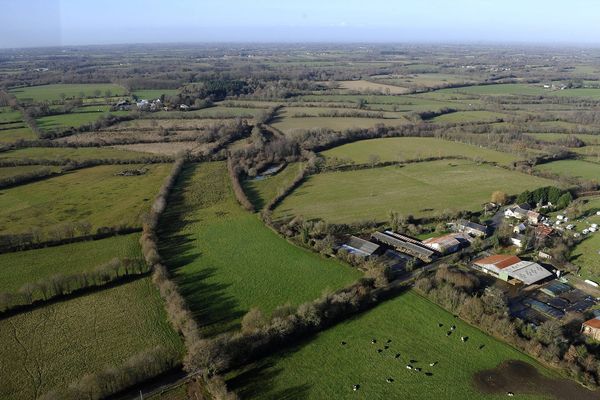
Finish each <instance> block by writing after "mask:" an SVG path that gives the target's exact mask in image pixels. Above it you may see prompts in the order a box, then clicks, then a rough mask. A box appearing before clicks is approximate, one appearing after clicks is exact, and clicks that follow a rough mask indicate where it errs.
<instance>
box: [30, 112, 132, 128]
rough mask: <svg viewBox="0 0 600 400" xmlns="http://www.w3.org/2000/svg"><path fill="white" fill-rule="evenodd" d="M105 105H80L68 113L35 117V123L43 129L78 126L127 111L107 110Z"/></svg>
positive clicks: (123, 113)
mask: <svg viewBox="0 0 600 400" xmlns="http://www.w3.org/2000/svg"><path fill="white" fill-rule="evenodd" d="M106 108H107V107H102V106H100V107H95V106H90V107H82V109H83V110H81V111H74V112H72V113H69V114H58V115H49V116H45V117H41V118H38V119H36V122H37V125H38V127H39V128H40V129H42V130H44V131H51V130H56V129H58V130H61V129H68V128H73V129H76V128H79V127H81V126H83V125H89V124H91V123H94V122H96V121H98V119H100V117H102V116H107V115H117V116H119V115H127V114H128V112H127V111H111V112H108V110H107V109H106Z"/></svg>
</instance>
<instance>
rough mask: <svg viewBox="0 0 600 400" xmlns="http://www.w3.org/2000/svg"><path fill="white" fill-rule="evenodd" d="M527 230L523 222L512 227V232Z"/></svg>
mask: <svg viewBox="0 0 600 400" xmlns="http://www.w3.org/2000/svg"><path fill="white" fill-rule="evenodd" d="M526 230H527V227H526V226H525V224H524V223H520V224H518V225H516V226H515V227H514V228H513V232H514V233H523V232H525V231H526Z"/></svg>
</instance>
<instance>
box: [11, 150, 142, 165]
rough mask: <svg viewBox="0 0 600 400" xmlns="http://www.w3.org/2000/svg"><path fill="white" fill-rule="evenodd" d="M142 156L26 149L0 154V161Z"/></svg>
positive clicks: (106, 152)
mask: <svg viewBox="0 0 600 400" xmlns="http://www.w3.org/2000/svg"><path fill="white" fill-rule="evenodd" d="M145 155H146V156H148V155H149V154H145ZM142 156H143V155H142V154H140V153H139V152H133V151H125V150H118V149H111V148H100V147H28V148H22V149H17V150H10V151H4V152H1V153H0V161H3V162H7V163H8V162H13V161H14V162H17V161H19V160H47V161H50V162H52V161H57V162H64V161H65V160H72V161H85V160H98V159H103V160H105V159H114V160H136V159H139V158H140V157H142Z"/></svg>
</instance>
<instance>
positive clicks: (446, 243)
mask: <svg viewBox="0 0 600 400" xmlns="http://www.w3.org/2000/svg"><path fill="white" fill-rule="evenodd" d="M423 244H424V245H426V246H427V247H430V248H432V249H433V250H435V251H437V252H438V253H441V254H450V253H454V252H456V251H458V250H459V249H460V246H461V242H460V241H459V240H458V239H457V238H456V237H455V235H454V234H449V235H444V236H440V237H437V238H429V239H427V240H424V241H423Z"/></svg>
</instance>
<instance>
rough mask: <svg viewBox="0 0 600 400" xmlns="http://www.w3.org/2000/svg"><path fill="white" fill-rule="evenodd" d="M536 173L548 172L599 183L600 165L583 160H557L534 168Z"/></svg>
mask: <svg viewBox="0 0 600 400" xmlns="http://www.w3.org/2000/svg"><path fill="white" fill-rule="evenodd" d="M535 168H536V169H537V170H538V171H543V172H550V173H553V174H557V175H564V176H569V177H573V178H580V179H584V180H588V181H597V182H598V181H600V164H596V163H592V162H588V161H584V160H559V161H553V162H550V163H546V164H540V165H537V166H536V167H535Z"/></svg>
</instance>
